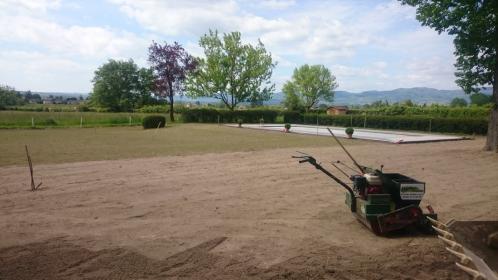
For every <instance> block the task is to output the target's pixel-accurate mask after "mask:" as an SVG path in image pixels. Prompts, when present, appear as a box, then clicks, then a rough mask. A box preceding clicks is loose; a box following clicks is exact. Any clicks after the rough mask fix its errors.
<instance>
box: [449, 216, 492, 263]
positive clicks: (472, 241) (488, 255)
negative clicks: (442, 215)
mask: <svg viewBox="0 0 498 280" xmlns="http://www.w3.org/2000/svg"><path fill="white" fill-rule="evenodd" d="M450 231H451V233H453V234H454V235H455V239H456V240H457V241H458V243H460V244H462V245H463V246H464V247H466V248H468V249H469V250H471V251H472V252H473V253H474V254H476V255H477V256H479V257H480V258H481V259H483V260H484V261H485V262H486V264H487V265H488V266H489V268H491V269H492V270H494V271H495V272H498V250H496V249H493V248H491V247H489V246H488V245H487V244H486V241H487V238H488V236H489V234H491V233H494V232H497V231H498V221H455V222H453V223H452V224H451V226H450Z"/></svg>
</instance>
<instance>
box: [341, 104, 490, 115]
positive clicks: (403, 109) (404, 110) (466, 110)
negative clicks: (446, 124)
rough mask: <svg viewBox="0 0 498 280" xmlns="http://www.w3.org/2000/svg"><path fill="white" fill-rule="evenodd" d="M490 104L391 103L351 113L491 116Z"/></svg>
mask: <svg viewBox="0 0 498 280" xmlns="http://www.w3.org/2000/svg"><path fill="white" fill-rule="evenodd" d="M490 110H491V108H490V107H489V106H470V107H454V108H453V107H448V106H441V105H432V106H426V107H423V106H413V107H409V106H403V105H391V106H384V107H379V108H373V109H351V110H349V113H350V114H363V113H365V112H366V113H367V115H382V116H401V115H403V116H406V115H409V116H431V117H441V118H469V117H470V118H484V117H488V116H489V112H490Z"/></svg>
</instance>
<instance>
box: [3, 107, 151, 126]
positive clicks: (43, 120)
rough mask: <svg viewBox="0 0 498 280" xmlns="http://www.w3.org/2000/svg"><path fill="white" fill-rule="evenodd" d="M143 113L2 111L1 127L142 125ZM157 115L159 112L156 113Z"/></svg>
mask: <svg viewBox="0 0 498 280" xmlns="http://www.w3.org/2000/svg"><path fill="white" fill-rule="evenodd" d="M146 115H147V114H142V113H97V112H25V111H0V128H28V127H32V126H33V124H34V126H35V127H38V128H43V127H79V126H80V125H82V126H83V127H94V126H127V125H128V126H129V125H141V124H142V118H143V117H144V116H146ZM156 115H157V114H156Z"/></svg>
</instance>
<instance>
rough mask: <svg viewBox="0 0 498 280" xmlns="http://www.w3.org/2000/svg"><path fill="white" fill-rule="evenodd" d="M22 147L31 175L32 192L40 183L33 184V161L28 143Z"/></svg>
mask: <svg viewBox="0 0 498 280" xmlns="http://www.w3.org/2000/svg"><path fill="white" fill-rule="evenodd" d="M24 148H26V157H27V158H28V165H29V174H30V175H31V191H32V192H34V191H36V190H37V189H38V188H39V187H40V186H41V184H42V183H41V182H40V183H39V184H38V186H36V185H35V179H34V178H33V163H32V162H31V156H30V155H29V151H28V145H24Z"/></svg>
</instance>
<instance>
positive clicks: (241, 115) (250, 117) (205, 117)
mask: <svg viewBox="0 0 498 280" xmlns="http://www.w3.org/2000/svg"><path fill="white" fill-rule="evenodd" d="M278 115H279V111H277V110H244V111H230V110H223V109H210V108H199V109H190V110H185V111H184V112H183V113H182V120H183V121H184V122H199V123H216V122H218V121H219V122H220V123H233V122H237V120H238V119H241V120H242V122H243V123H259V122H260V120H261V119H263V120H264V122H266V123H274V122H275V121H276V119H277V116H278Z"/></svg>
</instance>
